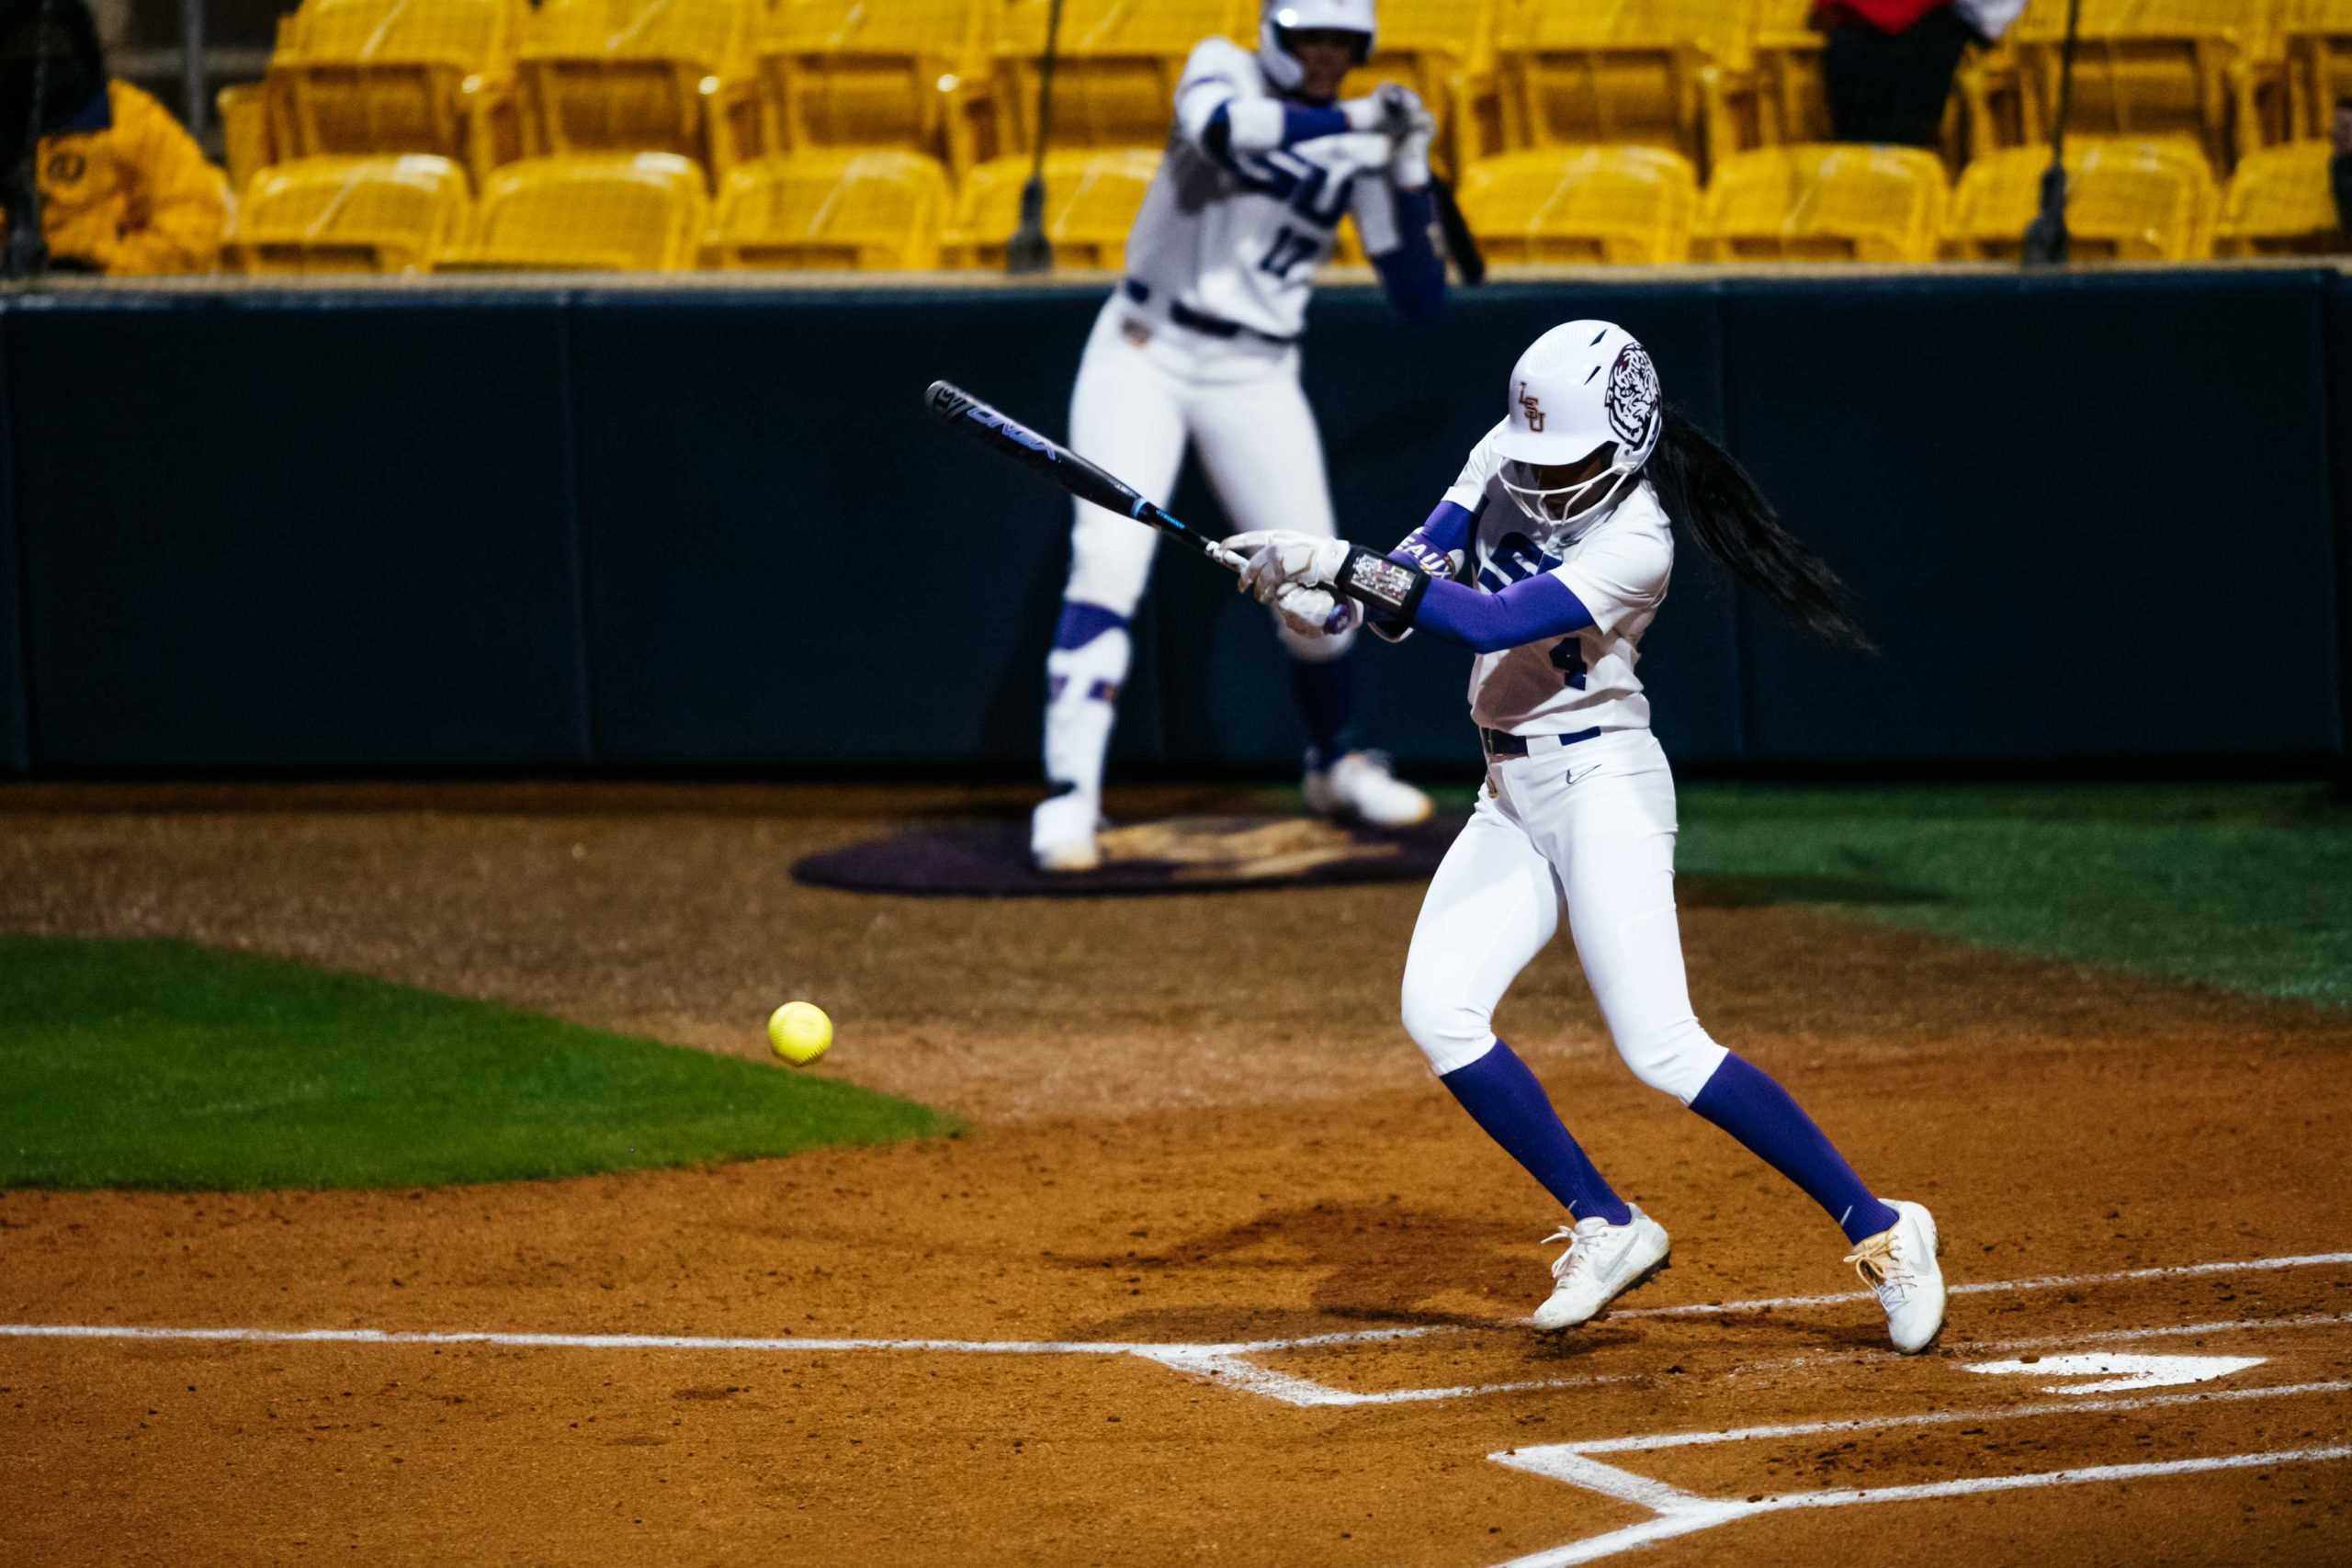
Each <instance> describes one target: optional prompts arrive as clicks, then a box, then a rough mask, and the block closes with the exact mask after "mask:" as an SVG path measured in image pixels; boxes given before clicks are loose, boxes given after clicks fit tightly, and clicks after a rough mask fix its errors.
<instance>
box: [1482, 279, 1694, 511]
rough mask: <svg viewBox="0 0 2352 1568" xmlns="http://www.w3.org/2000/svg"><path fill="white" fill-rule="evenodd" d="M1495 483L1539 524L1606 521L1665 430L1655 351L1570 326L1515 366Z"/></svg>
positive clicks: (1592, 328)
mask: <svg viewBox="0 0 2352 1568" xmlns="http://www.w3.org/2000/svg"><path fill="white" fill-rule="evenodd" d="M1505 395H1506V397H1507V398H1508V400H1509V401H1508V412H1507V413H1506V415H1505V418H1504V421H1503V423H1502V426H1501V428H1500V429H1498V431H1497V432H1496V434H1495V437H1494V440H1495V447H1494V450H1495V453H1496V456H1497V457H1499V458H1501V459H1502V462H1501V465H1500V467H1499V468H1498V470H1497V475H1496V477H1497V479H1498V480H1499V482H1500V483H1501V485H1502V487H1503V490H1504V491H1505V492H1506V493H1508V494H1509V495H1510V498H1511V500H1512V502H1514V503H1515V504H1516V505H1517V506H1518V507H1519V509H1520V510H1521V512H1524V513H1526V514H1527V515H1528V517H1529V518H1530V519H1531V520H1532V521H1533V522H1535V523H1537V524H1539V525H1544V526H1546V527H1558V526H1560V525H1564V524H1568V523H1576V522H1598V521H1599V520H1600V519H1601V518H1603V517H1606V516H1607V515H1608V514H1609V513H1611V511H1613V510H1615V508H1616V506H1617V504H1618V502H1622V501H1623V499H1624V498H1625V497H1626V496H1627V495H1629V494H1631V493H1632V491H1633V490H1634V481H1638V479H1639V478H1640V475H1641V471H1642V468H1643V466H1644V465H1645V464H1646V463H1648V461H1649V460H1650V454H1651V453H1652V452H1654V451H1656V450H1657V443H1658V438H1659V436H1660V435H1661V434H1663V433H1664V430H1665V425H1666V415H1665V407H1666V404H1665V399H1664V396H1663V394H1662V393H1661V391H1660V389H1659V387H1658V379H1657V367H1655V366H1653V365H1652V364H1651V363H1650V356H1649V352H1648V351H1647V350H1646V349H1645V348H1643V347H1642V345H1641V344H1640V343H1638V342H1637V341H1635V339H1634V336H1633V334H1632V333H1628V332H1627V331H1625V329H1624V328H1623V327H1621V326H1618V325H1616V324H1615V323H1614V322H1611V321H1569V322H1566V323H1565V324H1563V325H1561V326H1557V327H1554V328H1553V329H1552V330H1551V331H1550V332H1548V333H1544V335H1543V336H1542V337H1540V338H1537V339H1536V340H1535V342H1534V343H1533V344H1530V345H1529V347H1528V350H1527V352H1526V353H1524V354H1522V355H1520V356H1519V363H1518V364H1517V365H1515V366H1513V367H1511V374H1510V389H1509V391H1508V392H1507V393H1506V394H1505Z"/></svg>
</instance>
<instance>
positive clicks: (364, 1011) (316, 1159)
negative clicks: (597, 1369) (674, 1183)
mask: <svg viewBox="0 0 2352 1568" xmlns="http://www.w3.org/2000/svg"><path fill="white" fill-rule="evenodd" d="M951 1129H952V1124H951V1123H950V1122H947V1120H946V1119H944V1118H943V1117H941V1116H939V1115H937V1114H935V1113H933V1112H932V1111H926V1110H924V1109H923V1108H922V1107H921V1106H918V1105H912V1104H909V1103H907V1102H906V1101H904V1100H893V1099H890V1098H888V1097H887V1096H884V1095H879V1094H876V1093H873V1092H871V1091H869V1090H865V1089H856V1088H854V1087H852V1086H851V1085H848V1084H843V1083H838V1082H834V1081H831V1080H828V1079H824V1078H819V1077H808V1076H804V1075H801V1074H797V1073H795V1072H793V1071H791V1070H790V1069H788V1068H786V1067H782V1066H770V1065H767V1064H764V1063H760V1062H751V1061H741V1060H737V1059H732V1058H729V1057H722V1056H714V1055H709V1054H708V1053H707V1052H701V1051H689V1050H684V1049H681V1048H679V1047H676V1046H672V1045H664V1044H662V1043H658V1042H656V1041H652V1040H643V1039H636V1038H632V1037H630V1036H628V1035H621V1034H609V1033H605V1032H602V1031H599V1030H594V1029H585V1028H582V1027H581V1026H580V1025H577V1024H571V1023H565V1022H561V1021H558V1020H555V1019H551V1018H544V1017H540V1016H538V1015H537V1014H534V1013H527V1012H521V1011H517V1010H514V1009H511V1008H503V1007H496V1006H492V1005H491V1004H488V1003H484V1002H474V1001H466V1000H462V999H460V998H456V997H448V996H443V995H440V994H438V993H436V992H433V991H423V990H417V989H414V988H413V987H406V986H395V985H390V984H388V983H386V982H384V981H380V980H371V979H368V978H365V977H363V976H356V975H344V974H335V973H330V972H327V971H323V970H319V969H313V968H310V967H307V966H305V965H303V964H289V963H283V962H279V961H277V960H273V959H266V958H255V957H250V956H247V955H244V954H240V953H219V952H214V951H210V950H209V949H205V948H199V947H193V946H189V945H187V944H186V943H182V942H87V941H75V940H65V939H55V938H47V937H0V1187H156V1188H174V1189H198V1190H240V1189H251V1188H264V1187H408V1186H426V1185H434V1184H439V1183H444V1182H463V1181H504V1180H514V1179H524V1178H532V1177H555V1176H582V1175H586V1174H589V1173H592V1172H596V1171H608V1170H627V1169H632V1168H642V1167H649V1166H678V1165H698V1164H703V1163H706V1162H709V1161H715V1160H729V1159H748V1158H752V1157H756V1156H767V1155H784V1154H791V1153H794V1152H795V1151H797V1150H801V1149H808V1148H815V1147H819V1146H820V1145H828V1144H878V1143H888V1142H891V1141H894V1140H897V1139H900V1138H909V1137H916V1136H921V1135H923V1134H937V1133H943V1132H946V1131H950V1130H951Z"/></svg>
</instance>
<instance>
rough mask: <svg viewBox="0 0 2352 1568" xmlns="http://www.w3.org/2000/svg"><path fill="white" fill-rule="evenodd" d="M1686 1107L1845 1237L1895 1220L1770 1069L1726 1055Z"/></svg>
mask: <svg viewBox="0 0 2352 1568" xmlns="http://www.w3.org/2000/svg"><path fill="white" fill-rule="evenodd" d="M1691 1110H1693V1111H1697V1112H1698V1113H1699V1114H1700V1115H1702V1116H1703V1117H1705V1118H1706V1119H1707V1120H1708V1121H1710V1122H1713V1123H1714V1124H1715V1125H1716V1126H1718V1127H1721V1128H1722V1129H1723V1130H1724V1132H1726V1133H1729V1134H1731V1135H1732V1136H1733V1137H1735V1138H1737V1139H1738V1140H1739V1141H1740V1142H1741V1143H1742V1144H1745V1145H1747V1149H1748V1152H1749V1153H1751V1154H1753V1155H1755V1156H1756V1157H1757V1158H1758V1159H1760V1160H1762V1161H1764V1163H1765V1164H1767V1165H1769V1166H1770V1167H1771V1168H1773V1169H1774V1170H1777V1171H1779V1172H1780V1173H1781V1175H1782V1176H1785V1177H1787V1178H1788V1179H1790V1180H1791V1181H1793V1182H1795V1183H1796V1184H1797V1185H1798V1186H1799V1187H1802V1188H1804V1193H1805V1196H1806V1197H1808V1198H1810V1199H1812V1200H1813V1201H1815V1202H1816V1203H1818V1204H1820V1205H1821V1206H1822V1207H1823V1208H1824V1209H1826V1210H1827V1211H1828V1213H1829V1217H1830V1218H1831V1219H1833V1220H1836V1221H1837V1222H1838V1229H1839V1230H1842V1231H1844V1232H1845V1233H1846V1239H1847V1240H1848V1241H1860V1240H1861V1239H1862V1238H1863V1237H1864V1236H1866V1235H1877V1234H1878V1233H1879V1232H1881V1231H1883V1230H1885V1229H1886V1228H1887V1227H1889V1226H1890V1225H1892V1224H1894V1222H1895V1220H1896V1218H1897V1215H1896V1214H1895V1213H1894V1210H1893V1209H1890V1208H1888V1207H1887V1206H1886V1205H1885V1204H1883V1203H1882V1202H1880V1201H1878V1200H1877V1199H1876V1198H1873V1197H1871V1190H1870V1189H1869V1188H1867V1187H1865V1186H1863V1185H1862V1179H1861V1178H1860V1177H1859V1176H1856V1175H1855V1174H1854V1168H1853V1167H1852V1166H1850V1165H1848V1164H1847V1163H1846V1156H1843V1155H1841V1154H1839V1153H1838V1149H1837V1145H1833V1144H1832V1143H1830V1141H1829V1139H1828V1136H1827V1134H1824V1133H1823V1132H1822V1130H1821V1129H1820V1127H1818V1126H1817V1125H1815V1122H1814V1120H1813V1118H1812V1117H1810V1116H1808V1115H1806V1114H1805V1113H1804V1107H1802V1106H1800V1105H1799V1104H1798V1103H1797V1102H1796V1101H1795V1100H1792V1099H1790V1098H1789V1091H1788V1090H1787V1089H1782V1088H1781V1086H1780V1085H1779V1084H1777V1083H1775V1082H1773V1081H1772V1077H1771V1075H1770V1074H1769V1073H1767V1072H1765V1071H1764V1070H1763V1069H1762V1068H1761V1067H1758V1066H1755V1065H1754V1064H1752V1063H1750V1062H1748V1061H1747V1060H1746V1059H1745V1058H1744V1057H1741V1056H1739V1055H1726V1056H1725V1057H1724V1060H1723V1065H1722V1066H1719V1067H1717V1068H1716V1069H1715V1070H1714V1073H1713V1075H1712V1076H1711V1077H1709V1078H1708V1079H1707V1082H1706V1086H1705V1087H1704V1088H1702V1089H1700V1090H1699V1095H1698V1098H1697V1099H1695V1100H1692V1101H1691Z"/></svg>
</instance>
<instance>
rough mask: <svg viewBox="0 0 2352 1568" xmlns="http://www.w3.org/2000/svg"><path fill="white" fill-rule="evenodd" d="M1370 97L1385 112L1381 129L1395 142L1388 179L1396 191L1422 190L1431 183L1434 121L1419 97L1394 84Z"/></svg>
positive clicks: (1385, 83) (1434, 132)
mask: <svg viewBox="0 0 2352 1568" xmlns="http://www.w3.org/2000/svg"><path fill="white" fill-rule="evenodd" d="M1373 97H1374V100H1376V101H1377V102H1378V103H1379V104H1380V105H1381V106H1382V107H1383V108H1384V109H1385V111H1386V118H1385V119H1384V120H1383V121H1382V124H1381V129H1382V130H1385V131H1386V132H1387V133H1388V135H1389V136H1390V138H1391V139H1392V140H1393V141H1395V143H1396V147H1397V150H1396V152H1394V153H1393V154H1392V155H1391V156H1390V158H1389V160H1388V178H1389V180H1390V181H1391V182H1392V183H1394V184H1395V186H1397V189H1399V190H1423V189H1426V188H1427V187H1428V186H1429V183H1430V141H1433V140H1435V139H1436V136H1437V117H1436V116H1435V115H1433V114H1431V113H1430V111H1429V107H1428V106H1426V105H1425V104H1423V103H1422V102H1421V99H1420V95H1419V94H1418V93H1416V92H1414V91H1413V89H1412V88H1410V87H1408V86H1404V85H1400V84H1398V83H1396V82H1384V83H1382V84H1381V85H1380V88H1379V90H1378V91H1377V92H1375V93H1374V94H1373Z"/></svg>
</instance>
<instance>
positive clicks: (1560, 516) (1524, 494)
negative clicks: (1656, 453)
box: [1496, 441, 1625, 526]
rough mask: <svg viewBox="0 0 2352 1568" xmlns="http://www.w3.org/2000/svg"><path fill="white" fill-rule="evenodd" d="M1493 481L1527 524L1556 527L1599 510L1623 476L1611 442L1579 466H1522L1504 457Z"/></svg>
mask: <svg viewBox="0 0 2352 1568" xmlns="http://www.w3.org/2000/svg"><path fill="white" fill-rule="evenodd" d="M1588 470H1589V472H1588ZM1496 477H1497V478H1498V479H1500V480H1501V482H1502V487H1503V490H1504V491H1505V492H1507V493H1508V494H1509V495H1510V498H1511V500H1513V501H1514V502H1518V503H1519V509H1520V510H1521V512H1523V513H1527V516H1528V518H1529V520H1530V521H1532V522H1535V523H1540V524H1544V525H1551V526H1556V525H1559V524H1562V523H1571V522H1574V521H1575V520H1576V519H1577V518H1578V517H1581V516H1582V515H1584V514H1585V513H1588V512H1591V511H1593V510H1595V509H1596V508H1598V507H1600V505H1601V503H1602V502H1605V501H1607V500H1609V499H1610V491H1611V490H1612V489H1613V488H1614V487H1615V486H1616V485H1617V484H1618V482H1619V481H1620V480H1622V479H1624V478H1625V474H1624V472H1623V469H1621V468H1619V467H1618V464H1617V443H1615V442H1613V441H1611V442H1604V443H1603V444H1602V445H1601V446H1600V447H1599V448H1598V449H1597V450H1595V451H1594V452H1593V453H1592V454H1591V456H1589V457H1587V458H1586V459H1585V460H1584V461H1583V462H1581V463H1522V462H1520V461H1518V460H1517V459H1515V458H1508V457H1507V458H1505V459H1504V460H1503V464H1502V467H1501V468H1499V469H1498V471H1497V475H1496Z"/></svg>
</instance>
